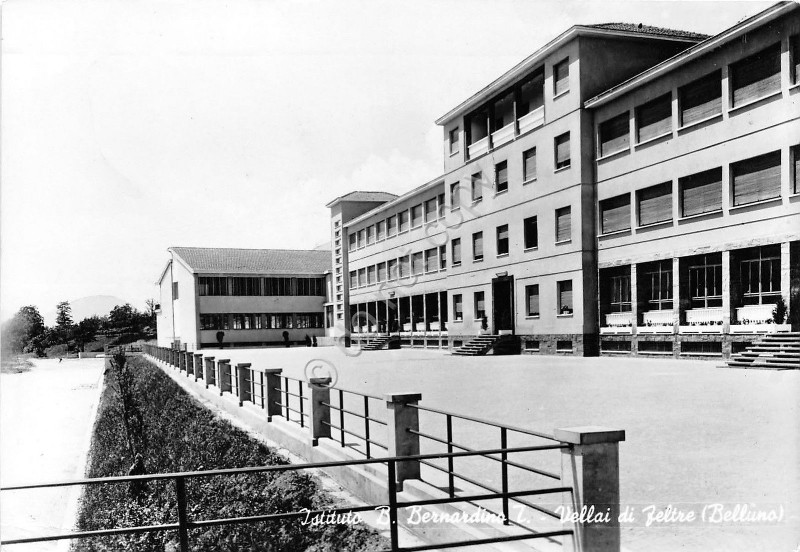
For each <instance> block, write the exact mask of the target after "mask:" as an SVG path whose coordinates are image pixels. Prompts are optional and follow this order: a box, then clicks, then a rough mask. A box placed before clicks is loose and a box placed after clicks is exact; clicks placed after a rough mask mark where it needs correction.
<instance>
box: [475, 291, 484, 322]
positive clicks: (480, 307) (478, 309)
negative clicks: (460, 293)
mask: <svg viewBox="0 0 800 552" xmlns="http://www.w3.org/2000/svg"><path fill="white" fill-rule="evenodd" d="M485 317H486V302H485V300H484V295H483V292H482V291H476V292H475V320H483V319H484V318H485Z"/></svg>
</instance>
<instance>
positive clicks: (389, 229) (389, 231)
mask: <svg viewBox="0 0 800 552" xmlns="http://www.w3.org/2000/svg"><path fill="white" fill-rule="evenodd" d="M396 235H397V215H392V216H391V217H389V218H387V219H386V237H391V236H396Z"/></svg>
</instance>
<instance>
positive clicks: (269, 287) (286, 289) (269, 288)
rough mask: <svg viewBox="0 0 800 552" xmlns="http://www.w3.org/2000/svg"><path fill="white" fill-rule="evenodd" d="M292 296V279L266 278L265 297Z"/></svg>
mask: <svg viewBox="0 0 800 552" xmlns="http://www.w3.org/2000/svg"><path fill="white" fill-rule="evenodd" d="M291 294H292V279H291V278H264V295H267V296H286V295H291Z"/></svg>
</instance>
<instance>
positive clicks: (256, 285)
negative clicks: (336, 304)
mask: <svg viewBox="0 0 800 552" xmlns="http://www.w3.org/2000/svg"><path fill="white" fill-rule="evenodd" d="M197 285H198V292H199V294H200V296H228V295H232V296H288V295H298V296H324V295H325V282H324V279H323V278H283V277H280V278H261V277H251V276H241V277H240V276H200V277H199V278H198V279H197Z"/></svg>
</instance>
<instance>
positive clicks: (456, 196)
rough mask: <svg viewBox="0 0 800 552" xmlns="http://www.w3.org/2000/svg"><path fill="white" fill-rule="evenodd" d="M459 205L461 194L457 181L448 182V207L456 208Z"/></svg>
mask: <svg viewBox="0 0 800 552" xmlns="http://www.w3.org/2000/svg"><path fill="white" fill-rule="evenodd" d="M460 206H461V194H460V193H459V187H458V182H453V183H452V184H450V208H451V209H458V208H459V207H460Z"/></svg>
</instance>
